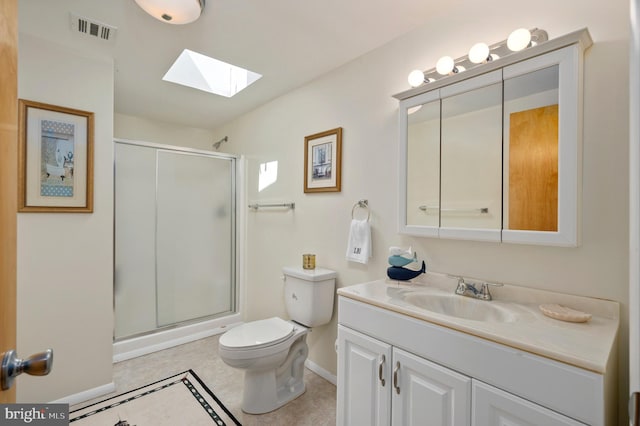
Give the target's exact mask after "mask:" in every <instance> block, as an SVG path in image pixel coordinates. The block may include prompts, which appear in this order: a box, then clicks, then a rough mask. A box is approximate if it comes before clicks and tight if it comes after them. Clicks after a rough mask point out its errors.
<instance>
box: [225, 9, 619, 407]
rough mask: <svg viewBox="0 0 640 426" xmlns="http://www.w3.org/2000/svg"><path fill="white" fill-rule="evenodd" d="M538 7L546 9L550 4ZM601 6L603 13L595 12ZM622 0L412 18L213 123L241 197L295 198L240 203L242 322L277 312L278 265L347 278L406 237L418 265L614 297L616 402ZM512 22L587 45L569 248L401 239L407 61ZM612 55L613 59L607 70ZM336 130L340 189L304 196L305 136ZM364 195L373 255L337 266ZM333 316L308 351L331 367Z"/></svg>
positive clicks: (450, 50) (428, 60) (431, 56)
mask: <svg viewBox="0 0 640 426" xmlns="http://www.w3.org/2000/svg"><path fill="white" fill-rule="evenodd" d="M550 11H553V13H551V12H550ZM604 15H606V19H604V18H603V16H604ZM628 26H629V14H628V2H626V1H625V0H615V1H613V2H608V3H607V4H606V5H604V4H603V3H602V2H598V1H596V0H590V1H586V2H585V1H577V0H572V1H565V2H557V1H551V0H543V1H541V2H537V3H536V4H535V5H534V4H530V3H526V4H524V3H520V4H516V3H514V2H510V1H506V0H488V1H485V2H465V4H464V5H462V4H461V5H460V8H459V11H458V12H457V13H456V14H454V15H451V16H449V17H447V19H443V20H442V22H441V24H440V25H433V24H432V25H430V26H423V27H421V28H418V29H417V30H415V31H413V32H411V33H409V34H407V35H406V36H404V37H401V38H399V39H397V40H395V41H393V42H391V43H389V44H387V45H385V46H383V47H381V48H379V49H377V50H375V51H373V52H371V53H370V54H367V55H365V56H362V57H360V58H358V59H356V60H354V61H353V62H351V63H349V64H347V65H345V66H343V67H341V68H339V69H338V70H335V71H334V72H332V73H330V74H328V75H326V76H324V77H323V78H320V79H318V80H316V81H314V82H312V83H311V84H308V85H305V86H303V87H301V88H299V89H298V90H296V91H294V92H291V93H289V94H287V95H285V96H282V97H280V98H278V99H276V100H274V101H272V102H270V103H269V104H267V105H264V106H263V107H261V108H258V109H257V110H255V111H253V112H251V113H249V114H246V115H245V116H243V117H241V118H240V119H238V120H235V121H234V122H232V123H229V124H228V125H226V126H223V127H222V128H219V129H216V130H217V133H219V134H225V135H229V143H228V144H223V146H222V149H223V150H227V151H229V152H234V153H243V154H245V155H247V158H248V173H249V180H248V198H249V200H250V201H255V200H261V201H265V200H282V201H294V202H295V203H296V209H295V211H292V212H285V213H283V212H275V211H261V212H258V213H254V212H250V213H248V218H247V223H248V229H247V235H248V242H247V246H248V250H247V257H246V263H247V265H248V266H247V294H248V298H247V301H246V302H247V303H246V305H245V306H246V308H247V309H246V312H247V317H248V318H249V319H255V318H262V317H266V316H269V315H285V310H284V304H283V301H282V281H281V279H280V276H281V271H280V268H281V266H283V265H295V264H299V263H300V262H301V255H302V253H316V254H317V264H318V265H320V266H323V267H327V268H331V269H334V270H336V271H338V277H339V278H338V284H339V285H340V286H346V285H351V284H355V283H358V282H364V281H367V280H373V279H378V278H381V277H384V276H385V270H386V268H387V266H388V265H387V249H388V247H389V246H391V245H404V246H409V245H411V246H413V248H414V250H417V252H418V254H419V255H420V256H423V257H424V258H426V261H427V265H428V268H429V269H431V270H433V271H438V272H447V273H451V274H459V275H465V276H470V277H478V278H483V279H486V280H490V281H497V282H507V283H512V284H518V285H523V286H528V287H534V288H541V289H549V290H555V291H559V292H565V293H572V294H581V295H586V296H592V297H601V298H606V299H612V300H616V301H619V302H621V306H622V327H621V330H620V337H621V338H620V340H619V341H620V351H619V363H620V369H619V377H620V383H619V389H620V394H621V397H620V398H619V400H620V405H621V409H620V412H621V413H624V411H625V410H624V405H625V400H626V396H625V395H626V394H627V391H626V389H627V372H628V365H627V364H628V362H627V334H628V333H627V328H628V320H627V310H628V309H627V302H626V300H627V288H628V284H627V282H628V195H627V194H628V165H627V163H628V161H627V157H628V73H627V69H628V66H627V65H628V38H629V33H628ZM516 27H527V28H533V27H539V28H544V29H546V30H547V31H548V32H549V35H550V37H551V38H554V37H558V36H561V35H564V34H567V33H569V32H572V31H575V30H578V29H581V28H583V27H588V28H589V30H590V32H591V35H592V37H593V39H594V42H595V44H594V45H593V46H592V47H591V49H590V50H589V51H588V52H587V53H586V56H585V90H584V102H585V108H584V123H585V127H584V155H583V166H584V178H583V205H582V218H583V227H582V245H581V246H580V247H578V248H552V247H538V246H527V245H509V244H498V243H483V242H464V241H453V240H437V239H428V238H412V237H405V236H401V235H399V234H398V233H397V231H396V222H397V207H396V202H397V193H398V189H397V188H398V177H397V170H398V167H397V151H398V146H397V144H398V137H397V134H398V129H397V119H396V114H397V106H398V105H397V101H395V100H394V99H392V98H391V95H392V94H394V93H397V92H400V91H403V90H406V89H407V88H408V85H407V83H406V76H407V74H408V73H409V71H411V70H412V69H415V68H421V69H428V68H431V67H433V66H434V64H435V63H436V61H437V59H438V58H439V57H440V56H443V55H445V54H449V55H451V56H453V57H458V56H462V55H464V54H465V53H466V51H467V49H468V48H469V47H470V46H471V45H473V44H474V43H476V42H478V41H485V42H487V43H489V44H491V43H494V42H497V41H499V40H503V39H505V38H506V36H507V35H508V34H509V32H510V31H512V30H513V29H514V28H516ZM611 64H615V67H614V68H615V72H616V73H617V74H616V75H614V74H612V71H611V70H612V68H611ZM337 126H341V127H343V129H344V134H343V174H342V179H343V180H342V191H341V192H340V193H320V194H304V193H303V156H304V152H303V151H304V137H305V136H306V135H310V134H313V133H317V132H320V131H324V130H328V129H332V128H335V127H337ZM275 160H277V161H278V163H279V165H278V170H279V176H278V180H277V182H276V183H275V184H274V185H272V186H270V187H269V188H267V189H265V190H264V191H262V192H261V193H258V191H257V172H258V166H259V164H260V163H262V162H266V161H275ZM360 199H368V200H369V205H370V208H371V210H372V226H373V253H374V257H373V259H372V262H371V263H370V264H369V265H366V266H365V265H360V264H353V263H348V262H347V261H346V260H345V249H346V240H347V231H348V227H349V221H350V220H351V208H352V206H353V204H354V203H355V202H356V201H358V200H360ZM335 338H336V318H335V315H334V319H333V321H332V323H331V324H329V325H327V326H324V327H318V328H317V329H314V331H313V333H312V334H311V335H310V338H309V341H310V348H311V352H310V359H311V360H313V361H314V362H316V363H317V364H319V365H320V366H322V367H324V368H325V369H327V370H329V371H332V372H335V371H336V354H335V351H334V345H333V344H334V340H335Z"/></svg>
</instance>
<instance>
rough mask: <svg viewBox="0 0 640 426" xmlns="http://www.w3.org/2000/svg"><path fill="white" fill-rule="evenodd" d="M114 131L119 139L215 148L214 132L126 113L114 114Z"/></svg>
mask: <svg viewBox="0 0 640 426" xmlns="http://www.w3.org/2000/svg"><path fill="white" fill-rule="evenodd" d="M114 120H115V121H114V124H113V132H114V137H116V138H118V139H130V140H134V141H143V142H153V143H160V144H165V145H177V146H185V147H191V148H197V149H208V150H213V147H212V146H213V143H214V142H216V141H218V140H220V138H217V139H214V137H213V132H212V131H211V130H206V129H198V128H195V127H186V126H179V125H176V124H171V123H162V122H158V121H153V120H148V119H146V118H141V117H136V116H133V115H126V114H119V113H116V114H114Z"/></svg>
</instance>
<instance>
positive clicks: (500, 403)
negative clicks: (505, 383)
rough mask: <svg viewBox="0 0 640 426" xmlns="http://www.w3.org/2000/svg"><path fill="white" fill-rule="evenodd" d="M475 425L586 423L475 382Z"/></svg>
mask: <svg viewBox="0 0 640 426" xmlns="http://www.w3.org/2000/svg"><path fill="white" fill-rule="evenodd" d="M472 410H473V414H472V418H473V422H472V426H495V425H509V426H562V425H564V426H566V425H571V426H579V425H582V426H584V423H580V422H578V421H575V420H573V419H571V418H569V417H565V416H563V415H561V414H558V413H556V412H555V411H551V410H549V409H547V408H544V407H542V406H540V405H537V404H534V403H532V402H529V401H527V400H525V399H522V398H519V397H517V396H515V395H512V394H510V393H507V392H504V391H501V390H500V389H497V388H494V387H493V386H489V385H487V384H485V383H482V382H479V381H477V380H473V404H472Z"/></svg>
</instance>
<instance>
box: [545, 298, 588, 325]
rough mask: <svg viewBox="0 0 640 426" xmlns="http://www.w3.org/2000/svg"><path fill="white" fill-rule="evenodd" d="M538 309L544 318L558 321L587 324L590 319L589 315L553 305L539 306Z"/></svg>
mask: <svg viewBox="0 0 640 426" xmlns="http://www.w3.org/2000/svg"><path fill="white" fill-rule="evenodd" d="M539 308H540V310H541V311H542V313H543V314H545V315H546V316H548V317H551V318H553V319H557V320H560V321H568V322H587V321H589V320H590V319H591V314H588V313H586V312H582V311H576V310H575V309H571V308H567V307H566V306H562V305H558V304H555V303H550V304H546V305H540V306H539Z"/></svg>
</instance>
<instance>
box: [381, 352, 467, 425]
mask: <svg viewBox="0 0 640 426" xmlns="http://www.w3.org/2000/svg"><path fill="white" fill-rule="evenodd" d="M392 368H393V373H392V378H391V380H392V385H393V390H392V395H393V396H392V398H391V404H392V406H393V410H392V416H393V417H392V418H393V420H392V422H391V424H392V425H416V426H417V425H423V424H425V422H426V424H430V425H440V426H466V425H469V424H470V423H471V418H470V414H471V378H469V377H467V376H464V375H462V374H459V373H456V372H455V371H452V370H449V369H448V368H445V367H442V366H440V365H438V364H434V363H433V362H430V361H427V360H426V359H424V358H420V357H417V356H415V355H413V354H411V353H409V352H405V351H403V350H401V349H398V348H393V365H392Z"/></svg>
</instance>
